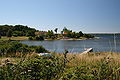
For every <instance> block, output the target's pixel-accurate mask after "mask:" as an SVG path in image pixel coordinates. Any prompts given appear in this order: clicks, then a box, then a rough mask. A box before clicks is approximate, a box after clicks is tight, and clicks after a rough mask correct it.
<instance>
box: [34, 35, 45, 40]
mask: <svg viewBox="0 0 120 80" xmlns="http://www.w3.org/2000/svg"><path fill="white" fill-rule="evenodd" d="M35 40H40V41H42V40H44V37H43V36H36V37H35Z"/></svg>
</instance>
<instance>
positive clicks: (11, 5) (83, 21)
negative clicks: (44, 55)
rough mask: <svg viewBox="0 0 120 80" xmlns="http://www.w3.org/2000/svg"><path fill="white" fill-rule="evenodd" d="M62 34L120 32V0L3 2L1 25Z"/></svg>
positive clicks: (23, 0) (0, 9) (0, 17)
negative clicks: (67, 30)
mask: <svg viewBox="0 0 120 80" xmlns="http://www.w3.org/2000/svg"><path fill="white" fill-rule="evenodd" d="M3 24H9V25H17V24H21V25H27V26H29V27H31V28H36V29H38V30H45V31H47V30H54V29H55V28H58V31H59V32H60V31H61V30H62V29H63V28H64V27H67V28H68V29H71V30H73V31H77V32H78V31H83V32H85V33H113V32H114V33H118V32H120V0H0V25H3Z"/></svg>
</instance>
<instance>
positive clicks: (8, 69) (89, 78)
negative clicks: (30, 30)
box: [0, 46, 120, 80]
mask: <svg viewBox="0 0 120 80" xmlns="http://www.w3.org/2000/svg"><path fill="white" fill-rule="evenodd" d="M33 47H35V46H32V48H33ZM67 53H68V51H67V50H66V51H65V53H64V54H63V57H62V58H60V57H61V56H58V57H57V56H56V55H54V54H52V55H51V56H38V55H33V56H31V57H24V58H21V60H20V61H18V62H17V63H16V64H12V63H6V64H5V65H4V66H2V67H0V80H21V79H22V80H119V79H120V76H119V75H120V64H118V63H117V64H113V63H114V60H113V59H112V58H109V57H104V58H102V59H100V60H98V61H97V62H96V64H92V63H86V62H85V61H84V60H83V61H82V62H83V63H81V65H76V66H74V67H68V65H66V67H65V64H64V62H65V61H67V62H66V64H69V63H71V60H69V61H68V59H67ZM89 57H90V56H89ZM64 59H66V60H64ZM74 59H75V58H74ZM71 64H72V63H71Z"/></svg>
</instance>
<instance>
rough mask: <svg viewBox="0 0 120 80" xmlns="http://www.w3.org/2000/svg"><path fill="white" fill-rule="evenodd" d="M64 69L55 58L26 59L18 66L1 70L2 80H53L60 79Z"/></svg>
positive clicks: (8, 66) (37, 57)
mask: <svg viewBox="0 0 120 80" xmlns="http://www.w3.org/2000/svg"><path fill="white" fill-rule="evenodd" d="M63 70H64V68H63V67H62V62H61V61H60V59H59V58H57V57H55V56H43V57H40V56H36V57H33V58H24V59H22V60H21V61H19V62H17V64H13V65H9V64H8V65H6V66H4V67H2V69H0V80H53V79H56V80H57V79H58V78H59V75H60V74H62V72H63Z"/></svg>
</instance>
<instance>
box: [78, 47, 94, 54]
mask: <svg viewBox="0 0 120 80" xmlns="http://www.w3.org/2000/svg"><path fill="white" fill-rule="evenodd" d="M89 52H93V48H87V49H85V51H83V52H82V53H80V55H83V54H87V53H89Z"/></svg>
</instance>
